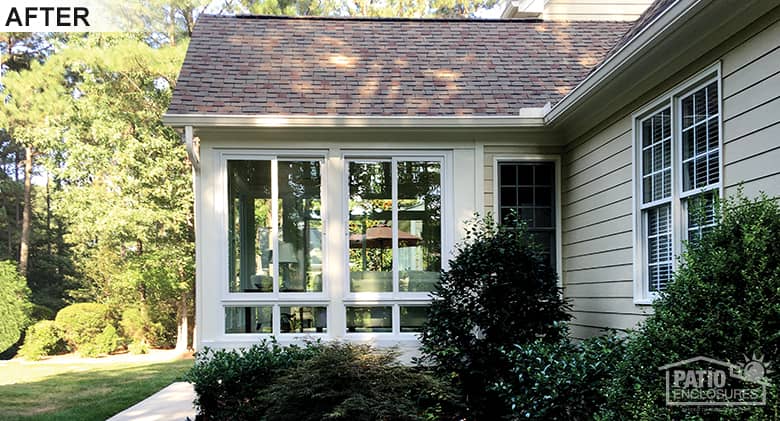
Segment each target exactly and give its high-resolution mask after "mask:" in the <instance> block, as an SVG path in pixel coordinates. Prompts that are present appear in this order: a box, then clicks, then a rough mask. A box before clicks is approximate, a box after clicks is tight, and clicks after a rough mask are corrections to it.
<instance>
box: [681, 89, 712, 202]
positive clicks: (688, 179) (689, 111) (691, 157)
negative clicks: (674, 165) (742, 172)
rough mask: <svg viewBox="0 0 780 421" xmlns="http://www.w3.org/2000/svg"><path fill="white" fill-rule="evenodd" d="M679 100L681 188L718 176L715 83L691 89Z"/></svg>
mask: <svg viewBox="0 0 780 421" xmlns="http://www.w3.org/2000/svg"><path fill="white" fill-rule="evenodd" d="M682 104H683V107H682V108H683V110H682V111H683V127H682V130H683V139H682V142H683V164H682V167H683V168H682V170H683V191H691V190H694V189H701V188H704V187H707V186H709V185H711V184H714V183H718V181H719V180H720V166H719V165H718V159H717V157H718V154H719V147H720V145H719V127H718V85H717V83H714V82H713V83H711V84H709V85H707V86H706V87H704V88H701V89H699V90H698V91H696V92H693V93H692V94H690V95H688V96H687V97H685V98H683V99H682ZM687 104H693V105H691V106H688V105H687Z"/></svg>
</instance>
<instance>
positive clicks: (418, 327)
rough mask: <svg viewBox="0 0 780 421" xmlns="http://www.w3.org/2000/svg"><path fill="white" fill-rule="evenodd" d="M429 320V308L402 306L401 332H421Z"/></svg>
mask: <svg viewBox="0 0 780 421" xmlns="http://www.w3.org/2000/svg"><path fill="white" fill-rule="evenodd" d="M426 320H428V307H423V306H401V332H421V331H422V327H423V324H425V321H426Z"/></svg>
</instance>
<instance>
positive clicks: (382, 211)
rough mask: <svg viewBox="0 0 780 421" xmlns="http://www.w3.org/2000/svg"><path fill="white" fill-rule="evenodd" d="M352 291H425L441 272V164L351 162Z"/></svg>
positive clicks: (350, 252) (420, 161)
mask: <svg viewBox="0 0 780 421" xmlns="http://www.w3.org/2000/svg"><path fill="white" fill-rule="evenodd" d="M348 176H349V179H348V182H349V205H348V208H349V251H348V260H349V291H350V292H356V293H362V292H427V291H431V290H432V289H433V287H434V285H435V284H436V281H437V280H438V277H439V271H440V270H441V162H439V161H428V160H354V161H350V162H349V175H348Z"/></svg>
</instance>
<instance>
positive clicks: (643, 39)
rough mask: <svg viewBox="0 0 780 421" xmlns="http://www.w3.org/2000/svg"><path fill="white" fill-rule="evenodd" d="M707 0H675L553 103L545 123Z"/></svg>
mask: <svg viewBox="0 0 780 421" xmlns="http://www.w3.org/2000/svg"><path fill="white" fill-rule="evenodd" d="M708 2H709V1H708V0H678V1H677V2H675V3H674V4H673V5H672V6H670V7H668V8H667V9H666V10H665V11H663V12H662V13H661V14H660V15H658V16H656V17H655V19H654V20H653V22H651V23H650V24H649V25H647V26H645V27H644V28H643V29H642V30H641V31H640V32H639V33H637V34H636V35H634V37H633V38H631V39H630V40H629V41H628V42H627V43H626V44H625V45H623V46H622V47H621V48H620V49H619V50H618V51H617V53H615V54H613V55H612V56H611V57H609V58H608V59H607V60H605V61H604V62H602V63H601V64H599V65H598V66H597V67H596V69H595V70H594V71H592V72H591V73H590V74H589V75H588V76H587V77H586V78H585V79H584V80H582V81H581V82H580V83H579V84H577V86H575V87H574V89H572V90H571V91H570V92H569V93H568V94H566V96H564V97H563V99H561V100H560V101H558V103H556V104H555V105H554V106H553V107H552V109H550V111H549V112H548V113H546V114H545V117H544V121H545V124H551V123H553V122H554V121H555V119H556V118H558V117H559V116H561V115H562V114H564V113H566V112H567V111H568V110H569V109H571V108H572V106H574V105H575V104H577V102H579V101H580V100H582V99H584V98H586V97H587V96H588V95H590V93H591V92H593V91H594V90H596V89H598V87H599V86H600V85H601V84H602V83H604V82H607V81H609V80H610V79H611V78H612V75H614V74H616V72H620V71H621V70H622V69H623V68H624V67H625V66H627V65H628V64H630V63H631V62H632V61H634V60H635V59H636V58H638V57H639V56H640V55H641V54H642V52H643V51H646V50H647V49H649V48H652V47H653V45H655V44H657V43H659V42H660V41H661V40H663V39H664V37H665V36H666V34H668V33H670V32H671V31H670V29H671V28H674V27H676V26H677V25H679V24H682V22H684V21H686V20H687V17H688V16H687V15H688V12H690V11H691V10H692V9H695V8H696V7H697V6H698V5H699V4H700V3H708Z"/></svg>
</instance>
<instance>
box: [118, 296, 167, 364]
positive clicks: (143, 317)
mask: <svg viewBox="0 0 780 421" xmlns="http://www.w3.org/2000/svg"><path fill="white" fill-rule="evenodd" d="M119 325H120V326H121V328H122V336H123V337H124V338H126V339H128V340H129V341H130V342H131V343H133V344H136V345H134V349H136V350H139V349H143V348H146V349H148V345H149V344H159V342H160V338H161V337H162V336H163V330H164V328H163V326H162V324H161V323H158V322H155V321H153V320H152V318H151V316H150V314H149V311H148V309H147V308H146V307H145V306H141V305H134V306H130V307H127V308H125V309H124V311H122V319H121V320H120V322H119ZM143 353H145V352H143Z"/></svg>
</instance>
